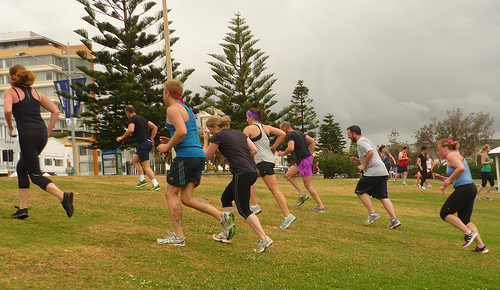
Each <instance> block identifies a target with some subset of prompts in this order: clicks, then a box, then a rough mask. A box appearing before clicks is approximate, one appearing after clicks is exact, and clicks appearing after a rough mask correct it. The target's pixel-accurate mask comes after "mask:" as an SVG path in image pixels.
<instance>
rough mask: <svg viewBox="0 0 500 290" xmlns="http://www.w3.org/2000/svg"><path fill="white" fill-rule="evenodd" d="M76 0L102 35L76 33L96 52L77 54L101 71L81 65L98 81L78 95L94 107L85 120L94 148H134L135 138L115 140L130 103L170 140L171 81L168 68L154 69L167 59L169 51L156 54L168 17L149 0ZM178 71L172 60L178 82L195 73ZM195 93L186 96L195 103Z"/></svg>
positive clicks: (83, 31)
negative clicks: (166, 88)
mask: <svg viewBox="0 0 500 290" xmlns="http://www.w3.org/2000/svg"><path fill="white" fill-rule="evenodd" d="M77 1H78V2H80V3H81V4H83V5H84V6H85V11H86V12H87V13H88V15H87V16H85V17H83V19H84V20H85V21H86V22H87V23H88V24H90V25H91V26H92V27H94V28H97V30H98V31H99V32H100V33H101V35H97V36H93V37H89V35H88V33H87V31H86V30H85V29H78V30H75V32H76V33H77V34H79V35H80V36H81V37H82V38H83V39H82V40H81V41H82V43H83V44H84V45H85V46H86V47H87V48H89V49H90V50H91V51H92V53H91V55H86V54H85V53H84V52H83V51H79V52H78V55H79V56H80V57H81V58H82V59H84V60H87V61H89V62H91V63H93V64H94V65H95V66H96V69H93V68H87V67H78V68H79V69H80V70H82V71H83V72H84V73H85V74H87V75H88V76H90V77H92V78H93V80H94V83H91V84H87V85H86V86H83V88H82V89H83V93H77V98H78V99H79V100H80V101H83V102H84V103H85V104H86V106H87V108H88V109H89V111H88V112H86V113H82V116H83V117H86V120H84V122H85V123H86V124H87V125H89V126H91V127H92V128H93V130H94V138H95V142H93V146H94V147H96V148H100V149H114V148H118V146H121V147H124V148H126V147H130V146H133V145H134V141H133V139H132V138H127V139H125V140H124V142H123V143H122V144H118V143H117V142H116V140H115V139H116V137H118V136H120V135H122V134H123V131H124V129H125V128H126V125H127V117H126V115H125V113H124V108H125V106H126V105H128V104H130V105H133V106H134V107H135V110H136V113H137V114H138V115H141V116H143V117H145V118H146V119H148V120H150V121H151V122H153V123H155V124H156V125H157V126H158V129H159V133H158V134H157V136H160V135H165V136H168V132H167V131H166V128H165V126H163V125H162V124H164V122H165V110H166V107H165V105H164V104H163V99H162V95H163V91H162V88H163V86H162V83H163V82H164V81H165V80H166V71H165V66H162V67H157V66H155V65H154V63H155V62H158V61H160V60H162V59H163V63H165V60H164V58H165V51H164V49H163V50H152V48H154V47H153V46H154V45H156V44H157V43H158V41H159V40H162V39H163V25H158V26H157V25H156V24H158V22H159V21H160V20H161V19H163V14H162V11H158V12H153V11H152V8H153V7H154V6H155V5H156V3H155V2H147V1H145V0H124V1H105V0H90V1H89V0H77ZM139 7H141V8H142V9H138V8H139ZM108 21H110V22H108ZM115 25H116V26H115ZM172 32H173V31H172ZM177 40H178V38H171V39H170V44H171V45H174V43H175V42H176V41H177ZM146 51H147V52H146ZM178 67H179V63H177V62H174V61H172V69H173V76H174V78H177V79H178V80H180V81H182V82H185V81H186V80H187V78H188V76H189V75H190V74H191V73H192V72H193V71H194V70H193V69H188V70H185V71H183V72H179V71H178V70H177V68H178ZM190 94H191V91H189V90H186V91H185V92H184V96H183V98H184V99H185V100H186V101H187V102H192V101H193V100H191V98H190V97H189V96H190ZM195 101H196V100H195ZM191 105H192V104H191ZM157 143H158V142H157Z"/></svg>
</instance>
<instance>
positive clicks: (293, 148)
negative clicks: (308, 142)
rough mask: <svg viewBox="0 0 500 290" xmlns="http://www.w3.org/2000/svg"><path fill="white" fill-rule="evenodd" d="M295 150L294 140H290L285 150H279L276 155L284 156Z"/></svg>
mask: <svg viewBox="0 0 500 290" xmlns="http://www.w3.org/2000/svg"><path fill="white" fill-rule="evenodd" d="M293 150H295V141H293V140H290V141H288V146H287V147H286V149H285V151H279V152H278V156H285V155H288V154H290V153H292V152H293Z"/></svg>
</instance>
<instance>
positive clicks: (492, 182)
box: [481, 171, 495, 187]
mask: <svg viewBox="0 0 500 290" xmlns="http://www.w3.org/2000/svg"><path fill="white" fill-rule="evenodd" d="M488 181H489V182H490V185H491V186H494V185H495V179H494V178H493V174H491V171H490V172H481V185H482V186H483V187H485V186H486V183H487V182H488Z"/></svg>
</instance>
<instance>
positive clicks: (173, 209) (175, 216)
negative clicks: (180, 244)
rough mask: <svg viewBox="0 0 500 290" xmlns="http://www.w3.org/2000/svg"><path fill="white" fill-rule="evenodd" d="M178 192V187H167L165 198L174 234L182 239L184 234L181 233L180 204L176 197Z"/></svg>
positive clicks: (179, 189)
mask: <svg viewBox="0 0 500 290" xmlns="http://www.w3.org/2000/svg"><path fill="white" fill-rule="evenodd" d="M180 191H181V188H180V187H175V186H171V185H167V190H166V191H165V197H166V198H167V204H168V211H169V213H170V218H171V219H172V223H173V225H174V232H175V234H176V235H177V237H179V238H182V237H184V232H183V231H182V204H181V202H180V200H179V197H178V194H179V192H180Z"/></svg>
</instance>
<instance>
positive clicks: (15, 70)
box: [9, 64, 36, 87]
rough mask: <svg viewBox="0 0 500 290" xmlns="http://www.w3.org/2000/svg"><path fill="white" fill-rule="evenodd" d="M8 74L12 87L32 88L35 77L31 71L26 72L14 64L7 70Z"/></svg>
mask: <svg viewBox="0 0 500 290" xmlns="http://www.w3.org/2000/svg"><path fill="white" fill-rule="evenodd" d="M9 74H10V75H11V76H12V82H11V84H12V86H14V87H16V86H28V87H29V86H32V85H33V83H34V82H35V79H36V76H35V74H34V73H33V72H32V71H29V70H27V69H26V68H25V67H24V66H22V65H20V64H16V65H15V66H13V67H11V68H10V69H9Z"/></svg>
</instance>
